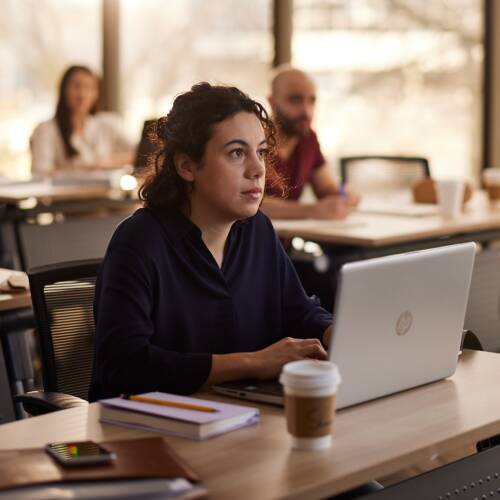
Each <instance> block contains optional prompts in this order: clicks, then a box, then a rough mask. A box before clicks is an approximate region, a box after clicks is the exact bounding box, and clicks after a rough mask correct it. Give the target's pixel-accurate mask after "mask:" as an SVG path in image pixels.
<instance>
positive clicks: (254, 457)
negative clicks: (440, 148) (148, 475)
mask: <svg viewBox="0 0 500 500" xmlns="http://www.w3.org/2000/svg"><path fill="white" fill-rule="evenodd" d="M499 380H500V354H492V353H484V352H476V351H466V352H465V353H464V355H463V356H462V358H461V360H460V362H459V365H458V369H457V372H456V373H455V375H454V376H453V377H451V378H450V379H447V380H443V381H440V382H436V383H433V384H429V385H426V386H423V387H420V388H416V389H413V390H410V391H406V392H403V393H400V394H396V395H393V396H390V397H387V398H383V399H379V400H377V401H373V402H369V403H365V404H363V405H358V406H356V407H353V408H348V409H344V410H342V411H340V412H339V413H338V414H337V432H336V437H335V439H334V442H333V446H332V447H331V449H330V450H327V451H321V452H308V451H295V450H292V449H291V448H290V444H289V440H288V436H287V433H286V430H285V419H284V415H283V410H282V409H281V408H276V407H272V406H269V405H260V408H261V412H262V418H261V422H260V423H259V424H258V425H256V426H253V427H248V428H245V429H241V430H238V431H234V432H230V433H228V434H225V435H223V436H219V437H216V438H212V439H209V440H207V441H202V442H196V441H190V440H185V439H181V438H173V437H168V438H166V439H167V440H168V442H169V443H170V444H171V445H172V446H173V447H174V448H175V450H176V451H177V452H178V453H179V454H180V455H181V456H182V457H183V458H184V459H185V460H186V461H187V462H188V463H189V464H191V466H192V467H193V468H194V470H195V471H197V472H198V473H199V475H200V477H201V479H202V480H203V483H204V484H205V486H206V487H207V489H208V491H209V493H210V498H213V499H228V500H229V499H231V500H232V499H234V498H238V499H239V500H244V499H259V500H264V499H269V498H294V499H307V498H322V497H323V498H324V497H325V496H328V495H332V494H335V493H338V492H341V491H343V490H346V489H349V488H351V487H354V486H356V485H359V484H362V483H364V482H366V481H368V480H369V479H373V478H377V477H382V476H385V475H388V474H390V473H392V472H395V471H397V470H400V469H402V468H405V467H408V466H410V465H412V464H415V463H418V462H420V461H422V460H425V459H428V458H429V457H431V456H434V455H435V454H437V453H446V452H449V451H451V450H453V449H455V448H459V447H461V446H465V445H466V444H468V443H474V442H476V441H478V440H480V439H484V438H487V437H489V436H491V435H494V434H497V433H499V432H500V398H498V381H499ZM213 397H214V399H216V397H215V396H213ZM217 399H219V398H217ZM242 404H243V403H242ZM98 414H99V406H98V404H91V405H90V406H89V407H88V408H74V409H70V410H64V411H61V412H57V413H53V414H50V415H45V416H42V417H35V418H31V419H28V420H24V421H19V422H14V423H9V424H5V425H3V426H0V449H14V448H29V447H36V446H42V445H43V444H45V443H46V442H50V441H65V440H79V439H93V440H96V441H106V440H116V439H124V438H136V437H142V436H145V435H148V434H146V433H144V432H141V431H136V430H131V429H126V428H121V427H115V426H112V425H106V424H100V423H99V422H98Z"/></svg>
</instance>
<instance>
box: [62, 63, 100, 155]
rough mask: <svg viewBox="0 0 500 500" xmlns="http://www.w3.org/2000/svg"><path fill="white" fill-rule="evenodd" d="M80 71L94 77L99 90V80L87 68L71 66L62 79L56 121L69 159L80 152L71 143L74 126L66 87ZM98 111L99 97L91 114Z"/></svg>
mask: <svg viewBox="0 0 500 500" xmlns="http://www.w3.org/2000/svg"><path fill="white" fill-rule="evenodd" d="M78 71H81V72H83V73H86V74H88V75H90V76H92V77H94V78H95V79H96V82H97V87H98V88H99V78H98V77H97V75H96V74H95V73H93V72H92V70H90V69H89V68H87V67H86V66H70V67H69V68H68V69H67V70H66V71H65V72H64V74H63V76H62V78H61V82H60V83H59V98H58V100H57V107H56V114H55V119H56V123H57V127H58V128H59V132H60V133H61V137H62V140H63V143H64V151H65V153H66V156H67V157H68V158H72V157H73V156H76V155H77V154H78V151H77V150H76V149H75V148H74V147H73V146H72V145H71V142H70V139H71V134H72V133H73V124H72V123H71V110H70V109H69V106H68V103H67V102H66V87H67V85H68V82H69V80H70V78H71V77H72V76H73V75H74V74H75V73H77V72H78ZM97 111H99V97H98V98H97V99H96V102H95V104H94V106H92V109H91V110H90V114H91V115H93V114H95V113H97Z"/></svg>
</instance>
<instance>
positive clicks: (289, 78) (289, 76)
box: [271, 64, 315, 97]
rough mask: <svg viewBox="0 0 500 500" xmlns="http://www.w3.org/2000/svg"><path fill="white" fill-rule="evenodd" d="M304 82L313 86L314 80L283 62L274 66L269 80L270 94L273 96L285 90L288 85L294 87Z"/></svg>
mask: <svg viewBox="0 0 500 500" xmlns="http://www.w3.org/2000/svg"><path fill="white" fill-rule="evenodd" d="M304 84H305V85H309V86H310V87H311V88H315V85H314V82H313V81H312V79H311V77H310V76H309V75H308V74H307V73H305V72H304V71H302V70H300V69H297V68H294V67H293V66H290V65H289V64H283V65H281V66H278V67H277V68H276V70H275V73H274V77H273V79H272V80H271V95H272V96H273V97H274V96H276V95H279V94H280V93H282V92H285V91H286V89H287V88H288V87H289V86H293V87H295V86H298V85H304Z"/></svg>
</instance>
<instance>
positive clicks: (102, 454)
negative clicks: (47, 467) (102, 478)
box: [45, 441, 116, 467]
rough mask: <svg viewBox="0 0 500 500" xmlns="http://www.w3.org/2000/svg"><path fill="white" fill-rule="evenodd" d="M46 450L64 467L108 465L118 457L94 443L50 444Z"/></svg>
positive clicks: (46, 446)
mask: <svg viewBox="0 0 500 500" xmlns="http://www.w3.org/2000/svg"><path fill="white" fill-rule="evenodd" d="M45 450H46V451H47V453H48V454H49V455H52V456H53V457H54V458H55V459H56V460H57V461H58V462H59V463H60V464H62V465H64V466H70V467H72V466H77V465H98V464H107V463H109V462H111V461H112V460H115V458H116V455H115V454H114V453H113V452H110V451H109V450H107V449H106V448H103V447H102V446H101V445H99V444H97V443H94V441H79V442H68V443H49V444H46V445H45Z"/></svg>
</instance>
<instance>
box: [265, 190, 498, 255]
mask: <svg viewBox="0 0 500 500" xmlns="http://www.w3.org/2000/svg"><path fill="white" fill-rule="evenodd" d="M273 224H274V226H275V228H276V230H277V232H278V233H279V235H280V236H282V237H286V238H290V237H293V236H299V237H302V238H306V239H311V240H314V241H319V242H323V243H334V244H342V245H354V246H358V247H367V248H378V247H384V246H389V245H397V244H402V243H409V242H417V241H423V240H430V239H437V238H442V237H445V236H446V237H447V236H453V235H476V234H478V233H484V232H488V231H500V207H493V206H490V205H489V204H488V203H486V200H485V199H484V193H477V194H476V197H475V199H474V203H470V204H469V206H467V207H466V209H465V211H464V213H463V214H462V215H461V217H460V218H458V219H454V220H446V219H443V218H442V217H441V216H439V215H431V216H424V217H414V216H413V217H410V216H400V215H380V214H369V213H361V212H353V213H352V214H350V215H349V216H348V217H347V218H346V219H345V220H343V221H320V220H275V221H273Z"/></svg>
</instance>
